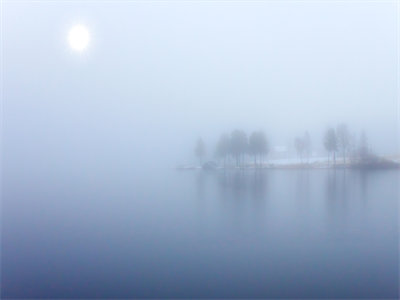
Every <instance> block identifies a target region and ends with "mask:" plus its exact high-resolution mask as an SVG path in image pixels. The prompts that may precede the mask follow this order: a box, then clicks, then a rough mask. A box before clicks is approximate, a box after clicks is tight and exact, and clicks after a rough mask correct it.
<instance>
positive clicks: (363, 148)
mask: <svg viewBox="0 0 400 300" xmlns="http://www.w3.org/2000/svg"><path fill="white" fill-rule="evenodd" d="M369 152H370V151H369V146H368V138H367V135H366V134H365V132H364V131H363V132H362V133H361V137H360V144H359V146H358V156H359V158H360V160H361V161H363V160H364V161H365V160H366V159H367V158H368V156H369V154H370V153H369Z"/></svg>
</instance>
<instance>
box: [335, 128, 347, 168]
mask: <svg viewBox="0 0 400 300" xmlns="http://www.w3.org/2000/svg"><path fill="white" fill-rule="evenodd" d="M336 136H337V144H338V148H339V149H340V151H341V152H342V156H343V163H344V164H345V163H346V153H347V152H348V150H349V148H350V132H349V129H348V128H347V125H346V124H344V123H341V124H339V125H338V127H337V129H336Z"/></svg>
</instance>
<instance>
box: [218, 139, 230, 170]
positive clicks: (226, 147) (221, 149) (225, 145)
mask: <svg viewBox="0 0 400 300" xmlns="http://www.w3.org/2000/svg"><path fill="white" fill-rule="evenodd" d="M229 151H230V140H229V136H228V135H227V134H223V135H221V137H220V138H219V140H218V143H217V148H216V150H215V154H216V156H217V157H219V158H222V159H223V160H224V167H225V166H226V157H227V156H228V155H229Z"/></svg>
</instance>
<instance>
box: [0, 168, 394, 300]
mask: <svg viewBox="0 0 400 300" xmlns="http://www.w3.org/2000/svg"><path fill="white" fill-rule="evenodd" d="M99 173H100V174H105V173H106V172H104V173H101V172H99ZM96 174H97V175H95V172H93V173H85V172H80V173H74V172H69V173H68V172H66V173H65V174H63V176H59V175H57V174H51V173H46V174H45V173H43V174H41V175H40V176H39V175H38V176H36V177H34V178H31V177H30V176H28V175H27V176H25V177H24V176H22V175H21V174H17V172H16V173H15V174H11V173H6V174H5V175H4V180H3V199H2V261H1V262H2V297H5V298H7V297H8V298H18V297H19V298H45V297H50V298H56V297H63V298H73V297H79V298H85V297H109V298H121V297H137V298H140V297H144V298H145V297H163V298H165V297H185V298H189V297H197V298H200V297H213V298H221V297H264V298H269V297H302V298H309V297H314V298H315V297H317V298H324V297H330V298H341V297H347V298H358V297H368V298H381V297H386V298H397V297H398V296H399V286H398V282H399V252H398V250H399V247H398V245H399V226H398V225H399V223H398V214H399V202H398V201H399V195H400V194H399V183H400V181H399V179H400V176H399V175H400V173H399V171H386V170H385V171H356V170H336V171H334V170H258V171H254V170H246V171H227V172H223V171H219V172H204V171H201V170H198V171H186V172H178V171H175V170H160V171H159V172H155V171H154V172H152V173H149V172H147V173H143V172H139V171H136V172H134V171H126V172H117V171H114V172H112V170H111V171H110V172H108V173H107V175H98V173H96ZM29 175H32V174H29Z"/></svg>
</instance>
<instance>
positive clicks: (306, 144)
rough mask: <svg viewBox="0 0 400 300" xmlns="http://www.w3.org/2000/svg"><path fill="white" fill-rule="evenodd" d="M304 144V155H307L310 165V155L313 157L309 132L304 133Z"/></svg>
mask: <svg viewBox="0 0 400 300" xmlns="http://www.w3.org/2000/svg"><path fill="white" fill-rule="evenodd" d="M303 143H304V153H305V155H306V158H307V163H308V161H309V159H310V155H311V137H310V134H309V133H308V131H306V132H305V133H304V137H303Z"/></svg>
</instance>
